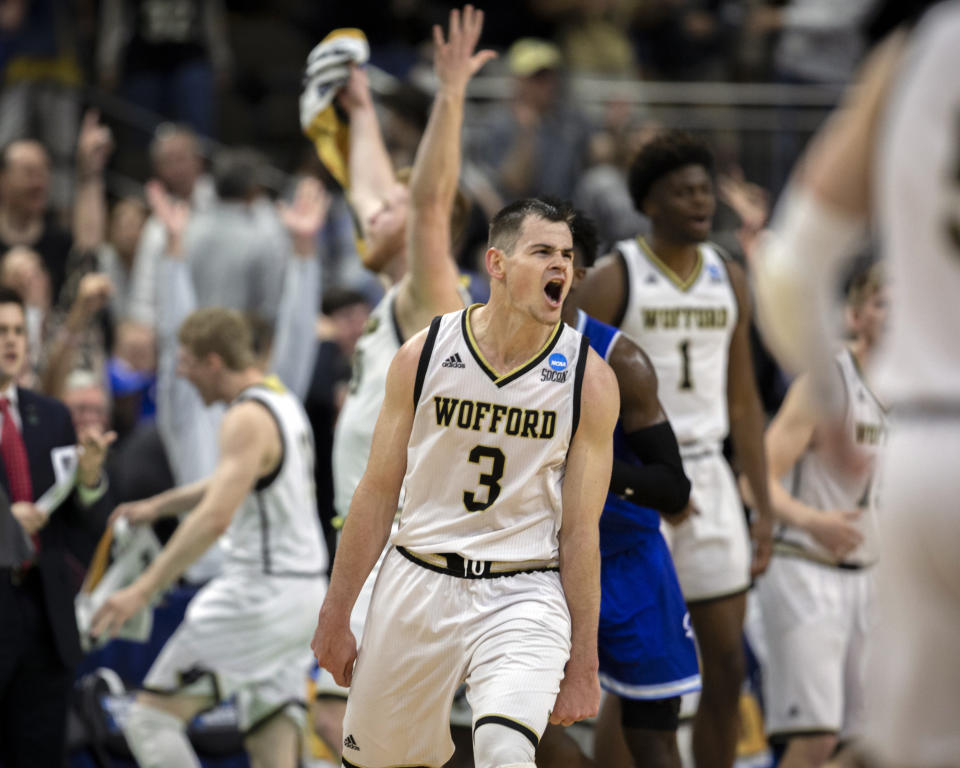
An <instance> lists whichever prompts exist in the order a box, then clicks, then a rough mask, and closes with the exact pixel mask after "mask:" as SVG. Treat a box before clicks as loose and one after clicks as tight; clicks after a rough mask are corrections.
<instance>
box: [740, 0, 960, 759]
mask: <svg viewBox="0 0 960 768" xmlns="http://www.w3.org/2000/svg"><path fill="white" fill-rule="evenodd" d="M891 5H892V4H891ZM904 5H906V4H904ZM909 5H910V8H909V10H910V11H911V12H919V10H921V9H922V8H923V7H924V6H926V5H929V3H919V2H918V3H914V4H909ZM958 71H960V3H957V2H946V3H941V4H938V5H936V6H935V7H933V8H932V9H931V10H929V11H927V12H926V15H925V16H924V17H923V18H922V19H921V20H920V22H919V24H918V25H917V27H916V28H915V30H914V31H913V32H912V33H911V34H910V35H909V37H907V36H906V35H905V34H903V33H900V34H895V35H894V36H893V37H892V38H890V39H889V40H888V41H887V42H886V43H884V44H882V45H881V46H880V47H879V48H878V49H877V50H876V51H875V52H874V54H873V55H872V57H871V59H869V60H868V62H867V64H866V66H865V69H864V72H863V75H862V78H861V80H860V82H859V83H858V84H857V87H856V88H855V89H853V90H851V92H850V95H849V98H848V99H847V102H846V103H845V105H844V108H843V109H841V110H840V111H839V112H838V113H837V114H836V115H835V116H834V117H833V118H832V119H831V120H830V122H829V123H828V124H827V125H826V126H825V128H824V130H823V131H822V132H821V134H820V135H819V136H818V137H817V139H816V141H815V142H814V144H813V145H812V146H811V149H810V151H809V152H808V154H807V156H806V157H805V159H804V161H803V162H802V164H801V165H800V166H799V168H798V173H797V176H796V178H795V179H794V180H793V182H792V185H791V189H790V190H789V191H788V196H787V197H786V199H785V200H784V202H783V204H782V205H781V206H780V208H779V210H778V212H777V215H776V218H775V220H774V234H773V235H772V236H771V237H768V238H767V239H766V241H765V242H764V243H763V245H762V249H761V252H760V253H758V258H757V262H758V264H757V266H758V270H759V271H758V274H757V296H758V307H759V309H760V310H761V319H762V320H763V327H764V330H765V332H766V334H767V336H768V339H769V341H770V342H771V343H772V345H773V346H774V348H775V350H776V351H777V352H778V354H779V355H780V357H781V360H783V361H784V362H786V363H788V364H790V365H792V366H793V367H794V368H795V369H801V368H811V369H812V370H813V372H814V376H813V377H812V378H811V382H812V385H813V387H814V392H815V397H816V400H817V402H818V403H820V404H821V406H822V408H821V410H822V411H823V412H824V413H825V418H827V419H830V418H832V419H833V420H834V422H835V421H836V412H837V410H838V405H839V402H841V399H840V397H839V396H838V391H837V389H836V388H835V387H833V386H832V385H831V382H832V379H831V378H830V376H829V371H830V370H831V369H830V357H831V350H832V345H833V339H832V335H831V333H830V330H831V329H830V327H829V324H828V322H827V317H828V312H827V310H828V305H829V297H830V295H831V293H832V280H831V278H832V277H833V275H834V274H835V273H836V271H837V269H838V266H839V264H840V263H841V262H842V261H843V260H844V258H845V257H847V256H848V255H849V254H850V253H851V251H852V250H853V249H854V248H855V247H856V244H857V243H858V242H859V240H860V239H861V237H862V236H863V233H864V230H865V225H866V223H867V219H868V217H870V216H871V215H872V217H873V221H874V224H875V228H876V234H877V236H878V239H879V242H880V245H881V248H882V250H883V253H884V255H885V256H886V263H887V268H888V270H889V276H890V301H891V306H892V307H893V311H892V313H891V320H890V328H889V331H888V340H887V342H886V343H885V345H884V348H883V349H882V351H881V353H880V355H879V356H878V366H877V369H876V373H875V380H876V382H877V385H878V388H879V390H880V393H881V394H882V395H883V396H884V397H885V399H886V400H887V402H889V404H890V425H889V433H888V439H887V446H886V449H885V452H884V457H883V462H882V467H881V470H880V473H881V476H882V478H883V482H882V490H881V495H880V527H881V536H880V541H881V558H880V562H879V565H878V568H877V577H878V579H877V604H878V616H877V629H876V631H875V633H874V635H873V637H872V648H871V654H870V658H871V660H872V661H871V666H870V668H869V673H868V676H867V689H866V691H867V693H866V695H867V702H868V708H867V722H866V727H865V741H864V748H865V754H866V755H867V757H868V760H869V764H871V765H879V766H912V767H913V768H934V767H935V766H936V767H939V766H948V765H957V764H958V760H960V729H958V728H957V712H960V658H958V655H957V637H958V636H960V558H958V557H957V543H958V541H960V513H958V509H957V504H958V502H957V499H958V498H960V480H958V475H957V472H956V457H957V456H958V455H960V400H958V393H960V346H958V344H957V329H958V328H960V303H958V301H957V297H958V296H960V173H958V169H960V123H958V114H960V80H958V78H957V77H956V73H957V72H958ZM846 442H847V444H848V443H849V441H846ZM844 453H845V454H846V455H849V446H848V447H847V450H846V451H845V452H844ZM853 458H854V459H856V454H854V455H853ZM849 463H851V464H852V465H853V466H856V461H852V462H849Z"/></svg>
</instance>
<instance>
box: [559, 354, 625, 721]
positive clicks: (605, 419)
mask: <svg viewBox="0 0 960 768" xmlns="http://www.w3.org/2000/svg"><path fill="white" fill-rule="evenodd" d="M617 390H618V387H617V379H616V376H615V375H614V373H613V371H612V370H611V369H610V367H609V366H608V365H607V364H606V363H604V362H603V361H602V360H601V359H600V357H599V356H598V355H597V353H596V352H594V351H593V350H592V349H591V350H589V355H588V358H587V366H586V370H585V372H584V378H583V390H582V392H581V397H580V421H579V425H578V427H577V432H576V434H575V435H574V438H573V442H572V443H571V445H570V450H569V452H568V453H567V469H566V474H565V476H564V481H563V522H562V524H561V527H560V542H559V543H560V580H561V582H562V584H563V591H564V595H565V596H566V599H567V605H568V606H569V609H570V619H571V624H572V631H571V638H570V639H571V647H570V659H569V661H568V662H567V666H566V669H565V670H564V678H563V680H562V681H561V683H560V692H559V693H558V694H557V700H556V703H555V704H554V708H553V712H552V714H551V715H550V722H551V723H558V724H560V725H570V724H571V723H574V722H576V721H578V720H582V719H584V718H585V717H592V716H593V715H595V714H596V713H597V711H598V710H599V708H600V682H599V680H598V679H597V668H598V664H599V662H598V660H597V627H598V622H599V617H600V532H599V520H600V513H601V512H602V511H603V502H604V499H605V498H606V495H607V488H608V487H609V478H610V471H611V467H612V465H613V428H614V426H616V423H617V417H618V415H619V413H620V397H619V394H618V391H617Z"/></svg>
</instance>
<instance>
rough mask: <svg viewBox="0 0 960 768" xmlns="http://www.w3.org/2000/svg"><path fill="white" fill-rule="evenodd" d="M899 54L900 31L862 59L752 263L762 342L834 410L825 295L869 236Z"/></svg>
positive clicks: (832, 342)
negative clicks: (875, 169) (883, 120)
mask: <svg viewBox="0 0 960 768" xmlns="http://www.w3.org/2000/svg"><path fill="white" fill-rule="evenodd" d="M902 49H903V35H901V34H894V35H893V36H892V37H891V38H889V39H888V40H887V41H886V42H884V43H883V44H882V45H881V46H880V47H879V48H878V49H877V50H876V51H875V52H874V53H873V54H872V55H871V56H870V58H869V59H868V60H867V63H866V64H865V66H864V68H863V71H862V76H861V78H860V80H859V82H858V84H857V85H856V86H855V87H854V88H852V89H851V90H849V91H848V95H847V98H846V99H845V101H844V103H843V105H842V106H841V108H840V109H839V110H838V111H837V112H835V113H834V114H833V116H832V117H831V118H830V119H829V120H828V121H827V124H826V125H825V126H824V128H823V129H822V130H821V131H820V133H819V134H818V135H817V137H816V138H815V139H814V141H813V142H812V143H811V145H810V149H809V150H808V151H807V153H806V154H805V156H804V158H803V160H802V161H801V163H800V165H798V167H797V172H796V174H795V177H794V178H793V179H792V180H791V182H790V185H789V187H788V189H787V191H786V192H785V193H784V195H783V197H782V200H781V202H780V204H779V205H778V206H777V210H776V211H775V214H774V220H773V225H772V231H771V232H770V233H765V236H764V237H762V238H761V241H760V244H759V245H758V248H757V254H756V258H755V259H754V266H753V270H754V278H755V282H756V296H757V314H758V318H759V320H760V328H761V330H762V331H763V334H764V338H765V340H766V341H767V343H768V345H769V346H770V349H771V351H773V352H774V353H775V354H776V356H777V359H778V360H779V361H780V362H781V364H783V365H784V366H785V367H786V368H787V369H789V370H790V371H792V372H794V373H798V372H800V371H810V372H811V373H812V374H813V378H812V379H811V382H812V386H813V387H814V389H815V390H817V398H816V399H817V401H818V402H823V403H825V404H826V405H827V408H828V409H829V408H830V407H831V406H836V404H837V398H836V396H835V395H836V394H837V393H836V392H831V391H830V389H829V387H828V386H827V384H826V382H825V381H824V380H821V375H825V374H826V373H827V372H828V371H829V370H830V368H831V365H830V360H831V358H832V355H833V348H834V346H835V343H836V339H835V335H836V334H835V333H834V329H833V328H832V327H831V325H830V318H831V317H832V313H831V311H830V299H831V297H832V296H833V292H834V286H835V285H836V276H837V271H838V268H839V267H840V266H841V264H842V263H843V262H844V260H845V259H847V258H849V257H850V256H852V255H854V253H855V252H856V249H857V248H858V247H859V246H860V245H861V244H862V243H863V242H864V240H865V237H866V223H867V219H868V214H869V210H870V189H871V170H870V169H871V165H872V158H873V157H874V155H875V142H876V126H877V122H878V121H877V118H878V116H879V114H880V111H881V110H882V108H883V106H884V104H885V103H886V98H887V93H888V91H889V88H890V84H891V83H892V82H893V78H894V75H895V73H896V70H897V67H898V65H899V63H900V59H901V55H902Z"/></svg>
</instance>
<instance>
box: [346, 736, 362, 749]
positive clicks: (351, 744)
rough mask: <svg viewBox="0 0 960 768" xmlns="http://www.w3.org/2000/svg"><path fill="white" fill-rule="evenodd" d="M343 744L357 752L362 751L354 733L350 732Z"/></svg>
mask: <svg viewBox="0 0 960 768" xmlns="http://www.w3.org/2000/svg"><path fill="white" fill-rule="evenodd" d="M343 746H344V747H346V748H347V749H353V750H356V751H357V752H359V751H360V747H358V746H357V742H356V739H354V738H353V734H352V733H351V734H349V735H348V736H347V738H345V739H344V740H343Z"/></svg>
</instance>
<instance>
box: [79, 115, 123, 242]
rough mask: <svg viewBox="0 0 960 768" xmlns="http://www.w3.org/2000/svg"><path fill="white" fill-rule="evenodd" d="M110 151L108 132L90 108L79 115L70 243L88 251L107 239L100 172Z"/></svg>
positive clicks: (105, 207) (105, 199) (104, 197)
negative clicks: (81, 118)
mask: <svg viewBox="0 0 960 768" xmlns="http://www.w3.org/2000/svg"><path fill="white" fill-rule="evenodd" d="M112 151H113V137H112V136H111V134H110V129H109V128H107V127H106V126H105V125H101V123H100V116H99V114H98V113H97V111H96V110H94V109H91V110H88V111H87V112H86V114H84V116H83V122H82V123H81V124H80V136H79V137H78V139H77V189H76V192H75V193H74V203H73V244H74V247H75V248H76V249H77V250H79V251H92V250H93V249H94V248H97V247H99V246H100V245H101V244H102V243H103V242H104V241H105V240H106V239H107V196H106V188H105V185H104V183H103V169H104V167H105V166H106V164H107V160H108V159H109V158H110V153H111V152H112Z"/></svg>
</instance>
